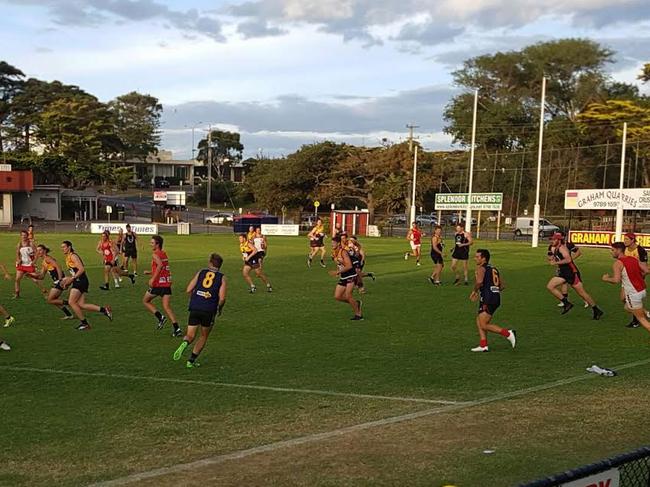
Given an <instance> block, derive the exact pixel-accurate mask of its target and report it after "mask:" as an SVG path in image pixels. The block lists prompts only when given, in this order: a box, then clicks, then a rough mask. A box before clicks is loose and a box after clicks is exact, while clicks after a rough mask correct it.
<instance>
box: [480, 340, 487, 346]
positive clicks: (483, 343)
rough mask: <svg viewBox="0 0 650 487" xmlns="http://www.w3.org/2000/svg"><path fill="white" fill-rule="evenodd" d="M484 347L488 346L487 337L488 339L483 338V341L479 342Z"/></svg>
mask: <svg viewBox="0 0 650 487" xmlns="http://www.w3.org/2000/svg"><path fill="white" fill-rule="evenodd" d="M479 345H481V346H482V347H487V339H486V340H481V343H479Z"/></svg>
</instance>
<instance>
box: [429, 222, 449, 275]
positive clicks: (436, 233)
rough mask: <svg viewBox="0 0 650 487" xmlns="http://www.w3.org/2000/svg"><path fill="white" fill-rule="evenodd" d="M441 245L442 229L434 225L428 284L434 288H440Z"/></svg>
mask: <svg viewBox="0 0 650 487" xmlns="http://www.w3.org/2000/svg"><path fill="white" fill-rule="evenodd" d="M443 246H444V245H443V243H442V227H441V226H440V225H436V226H435V227H434V228H433V235H431V260H432V261H433V270H432V271H431V277H429V282H430V283H431V284H433V285H434V286H440V277H441V276H442V269H443V268H444V267H445V262H444V257H443V253H442V250H443Z"/></svg>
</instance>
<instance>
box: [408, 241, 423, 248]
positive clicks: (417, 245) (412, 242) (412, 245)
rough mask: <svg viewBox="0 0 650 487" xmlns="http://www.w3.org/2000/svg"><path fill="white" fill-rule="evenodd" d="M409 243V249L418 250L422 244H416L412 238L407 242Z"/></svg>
mask: <svg viewBox="0 0 650 487" xmlns="http://www.w3.org/2000/svg"><path fill="white" fill-rule="evenodd" d="M409 243H410V244H411V249H412V250H419V249H420V247H421V246H422V244H416V243H415V242H414V241H413V240H411V241H410V242H409Z"/></svg>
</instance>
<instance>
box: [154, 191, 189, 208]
mask: <svg viewBox="0 0 650 487" xmlns="http://www.w3.org/2000/svg"><path fill="white" fill-rule="evenodd" d="M153 200H154V201H157V202H164V203H167V205H169V206H185V191H154V193H153Z"/></svg>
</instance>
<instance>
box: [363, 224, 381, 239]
mask: <svg viewBox="0 0 650 487" xmlns="http://www.w3.org/2000/svg"><path fill="white" fill-rule="evenodd" d="M366 235H367V236H368V237H381V232H380V231H379V227H378V226H377V225H368V233H367V234H366Z"/></svg>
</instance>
